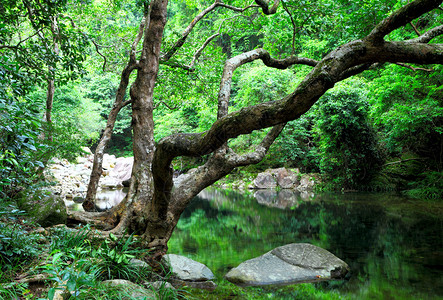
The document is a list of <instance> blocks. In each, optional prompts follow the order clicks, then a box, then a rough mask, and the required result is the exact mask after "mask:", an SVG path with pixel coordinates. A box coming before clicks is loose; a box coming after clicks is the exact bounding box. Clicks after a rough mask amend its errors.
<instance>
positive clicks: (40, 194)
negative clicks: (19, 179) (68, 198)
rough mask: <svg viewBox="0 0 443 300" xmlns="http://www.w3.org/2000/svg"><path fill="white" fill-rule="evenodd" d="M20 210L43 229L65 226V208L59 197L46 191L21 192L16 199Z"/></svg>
mask: <svg viewBox="0 0 443 300" xmlns="http://www.w3.org/2000/svg"><path fill="white" fill-rule="evenodd" d="M16 201H17V204H18V206H19V208H20V209H22V210H24V211H26V213H27V214H28V216H29V218H30V219H31V220H32V221H34V222H36V223H38V224H40V225H41V226H43V227H48V226H52V225H57V224H65V223H66V221H67V212H66V206H65V203H64V201H63V199H61V198H60V197H59V196H57V195H54V194H53V193H52V192H51V191H48V190H33V191H28V190H25V191H22V192H20V194H19V195H18V198H17V199H16Z"/></svg>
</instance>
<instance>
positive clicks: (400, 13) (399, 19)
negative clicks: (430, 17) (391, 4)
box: [366, 0, 443, 44]
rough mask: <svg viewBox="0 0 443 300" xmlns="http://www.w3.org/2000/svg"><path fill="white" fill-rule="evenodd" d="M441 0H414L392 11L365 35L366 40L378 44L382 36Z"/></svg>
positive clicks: (435, 5) (436, 5) (432, 7)
mask: <svg viewBox="0 0 443 300" xmlns="http://www.w3.org/2000/svg"><path fill="white" fill-rule="evenodd" d="M442 2H443V1H441V0H416V1H413V2H411V3H409V4H407V5H405V6H403V7H402V8H400V9H399V10H397V11H395V12H394V13H392V14H391V15H390V16H389V17H387V18H386V19H384V20H383V21H381V22H380V23H379V24H378V25H377V26H375V28H374V29H373V30H372V31H371V33H370V34H369V35H368V36H367V37H366V40H367V41H368V42H371V43H373V44H379V43H382V42H383V41H384V37H385V36H386V35H388V34H389V33H391V32H392V31H394V30H395V29H398V28H400V27H403V26H405V25H406V24H408V23H410V22H411V21H412V20H414V19H416V18H418V17H419V16H421V15H423V14H424V13H426V12H428V11H430V10H432V9H434V8H437V7H438V6H439V5H440V4H441V3H442Z"/></svg>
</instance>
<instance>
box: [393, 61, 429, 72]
mask: <svg viewBox="0 0 443 300" xmlns="http://www.w3.org/2000/svg"><path fill="white" fill-rule="evenodd" d="M395 64H396V65H398V66H400V67H405V68H408V69H410V70H412V71H414V72H415V71H425V72H432V71H433V69H426V68H419V67H413V66H410V65H408V64H404V63H395Z"/></svg>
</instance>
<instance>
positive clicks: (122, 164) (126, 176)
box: [109, 157, 134, 183]
mask: <svg viewBox="0 0 443 300" xmlns="http://www.w3.org/2000/svg"><path fill="white" fill-rule="evenodd" d="M133 164H134V158H133V157H119V158H117V159H116V162H115V167H114V168H113V169H112V170H111V171H110V172H109V176H111V177H113V178H115V179H117V181H119V182H120V183H122V182H123V181H126V180H130V179H131V174H132V166H133Z"/></svg>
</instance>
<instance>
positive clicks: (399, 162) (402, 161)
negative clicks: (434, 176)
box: [383, 158, 426, 166]
mask: <svg viewBox="0 0 443 300" xmlns="http://www.w3.org/2000/svg"><path fill="white" fill-rule="evenodd" d="M413 160H426V159H425V158H407V159H401V160H397V161H393V162H389V163H386V164H384V165H383V166H389V165H395V164H401V163H404V162H407V161H413Z"/></svg>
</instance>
